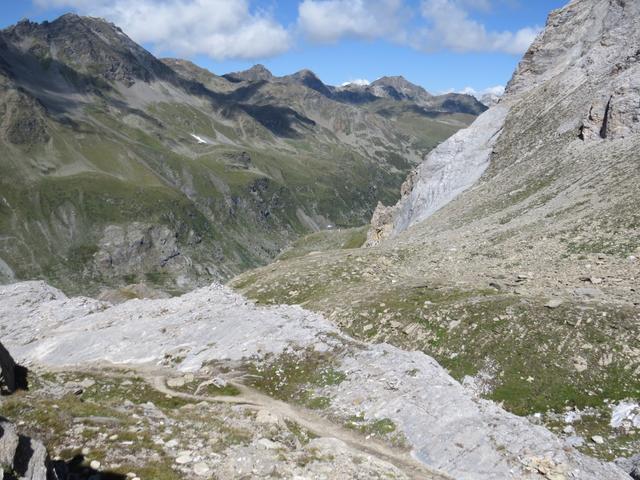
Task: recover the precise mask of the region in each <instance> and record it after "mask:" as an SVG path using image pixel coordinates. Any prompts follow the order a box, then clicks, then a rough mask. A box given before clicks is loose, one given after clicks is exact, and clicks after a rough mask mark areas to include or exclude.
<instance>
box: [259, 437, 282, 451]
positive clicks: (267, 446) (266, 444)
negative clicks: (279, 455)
mask: <svg viewBox="0 0 640 480" xmlns="http://www.w3.org/2000/svg"><path fill="white" fill-rule="evenodd" d="M258 447H259V448H262V449H264V450H278V449H279V448H280V447H282V445H280V444H279V443H278V442H274V441H272V440H269V439H268V438H261V439H260V440H258Z"/></svg>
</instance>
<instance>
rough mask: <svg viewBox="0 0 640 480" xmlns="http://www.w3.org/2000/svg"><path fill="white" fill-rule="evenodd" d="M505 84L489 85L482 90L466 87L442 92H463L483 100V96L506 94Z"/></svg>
mask: <svg viewBox="0 0 640 480" xmlns="http://www.w3.org/2000/svg"><path fill="white" fill-rule="evenodd" d="M504 89H505V87H504V85H496V86H495V87H488V88H484V89H481V90H477V89H475V88H473V87H465V88H463V89H462V90H456V89H455V88H451V89H449V90H446V91H444V92H441V93H443V94H444V93H463V94H465V95H471V96H474V97H476V98H477V99H478V100H482V98H483V97H485V96H487V95H489V96H493V97H501V96H502V95H504Z"/></svg>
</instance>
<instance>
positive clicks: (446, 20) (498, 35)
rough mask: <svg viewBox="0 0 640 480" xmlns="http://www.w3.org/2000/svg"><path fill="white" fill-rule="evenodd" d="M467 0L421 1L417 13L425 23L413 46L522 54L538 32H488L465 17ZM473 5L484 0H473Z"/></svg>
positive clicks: (466, 14)
mask: <svg viewBox="0 0 640 480" xmlns="http://www.w3.org/2000/svg"><path fill="white" fill-rule="evenodd" d="M469 1H470V0H423V1H422V5H421V13H422V16H423V18H424V19H425V20H426V21H427V22H428V24H429V25H428V26H427V27H425V28H424V29H423V30H422V31H421V33H420V35H419V36H418V37H417V39H416V40H415V41H414V42H413V45H414V47H416V48H418V49H420V50H426V51H433V50H442V49H446V50H453V51H455V52H503V53H511V54H522V53H524V52H525V51H526V50H527V49H528V48H529V46H530V45H531V43H532V42H533V40H534V39H535V38H536V35H537V34H538V32H539V31H540V28H538V27H527V28H523V29H521V30H518V31H516V32H510V31H488V30H487V29H486V27H485V26H484V25H483V24H481V23H480V22H478V21H476V20H473V19H472V18H470V17H469V13H468V12H467V10H466V9H465V4H466V5H468V3H469ZM473 1H474V2H475V3H476V7H477V8H481V7H482V6H483V5H484V4H485V3H486V2H483V1H479V0H473Z"/></svg>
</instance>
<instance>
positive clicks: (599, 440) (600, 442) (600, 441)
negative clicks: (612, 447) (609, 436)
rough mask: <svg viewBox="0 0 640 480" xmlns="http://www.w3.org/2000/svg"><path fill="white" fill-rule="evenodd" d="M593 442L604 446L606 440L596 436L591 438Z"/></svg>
mask: <svg viewBox="0 0 640 480" xmlns="http://www.w3.org/2000/svg"><path fill="white" fill-rule="evenodd" d="M591 441H593V443H595V444H596V445H602V444H603V443H604V438H602V437H601V436H600V435H594V436H593V437H591Z"/></svg>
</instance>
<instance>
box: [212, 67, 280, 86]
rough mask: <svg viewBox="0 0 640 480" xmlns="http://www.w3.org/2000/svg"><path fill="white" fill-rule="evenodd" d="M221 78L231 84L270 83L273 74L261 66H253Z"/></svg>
mask: <svg viewBox="0 0 640 480" xmlns="http://www.w3.org/2000/svg"><path fill="white" fill-rule="evenodd" d="M223 77H225V78H226V79H227V80H230V81H232V82H259V81H265V82H270V81H271V80H273V79H274V76H273V74H272V73H271V72H270V71H269V69H267V67H265V66H264V65H262V64H257V65H254V66H253V67H251V68H250V69H248V70H243V71H241V72H232V73H227V74H226V75H223Z"/></svg>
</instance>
